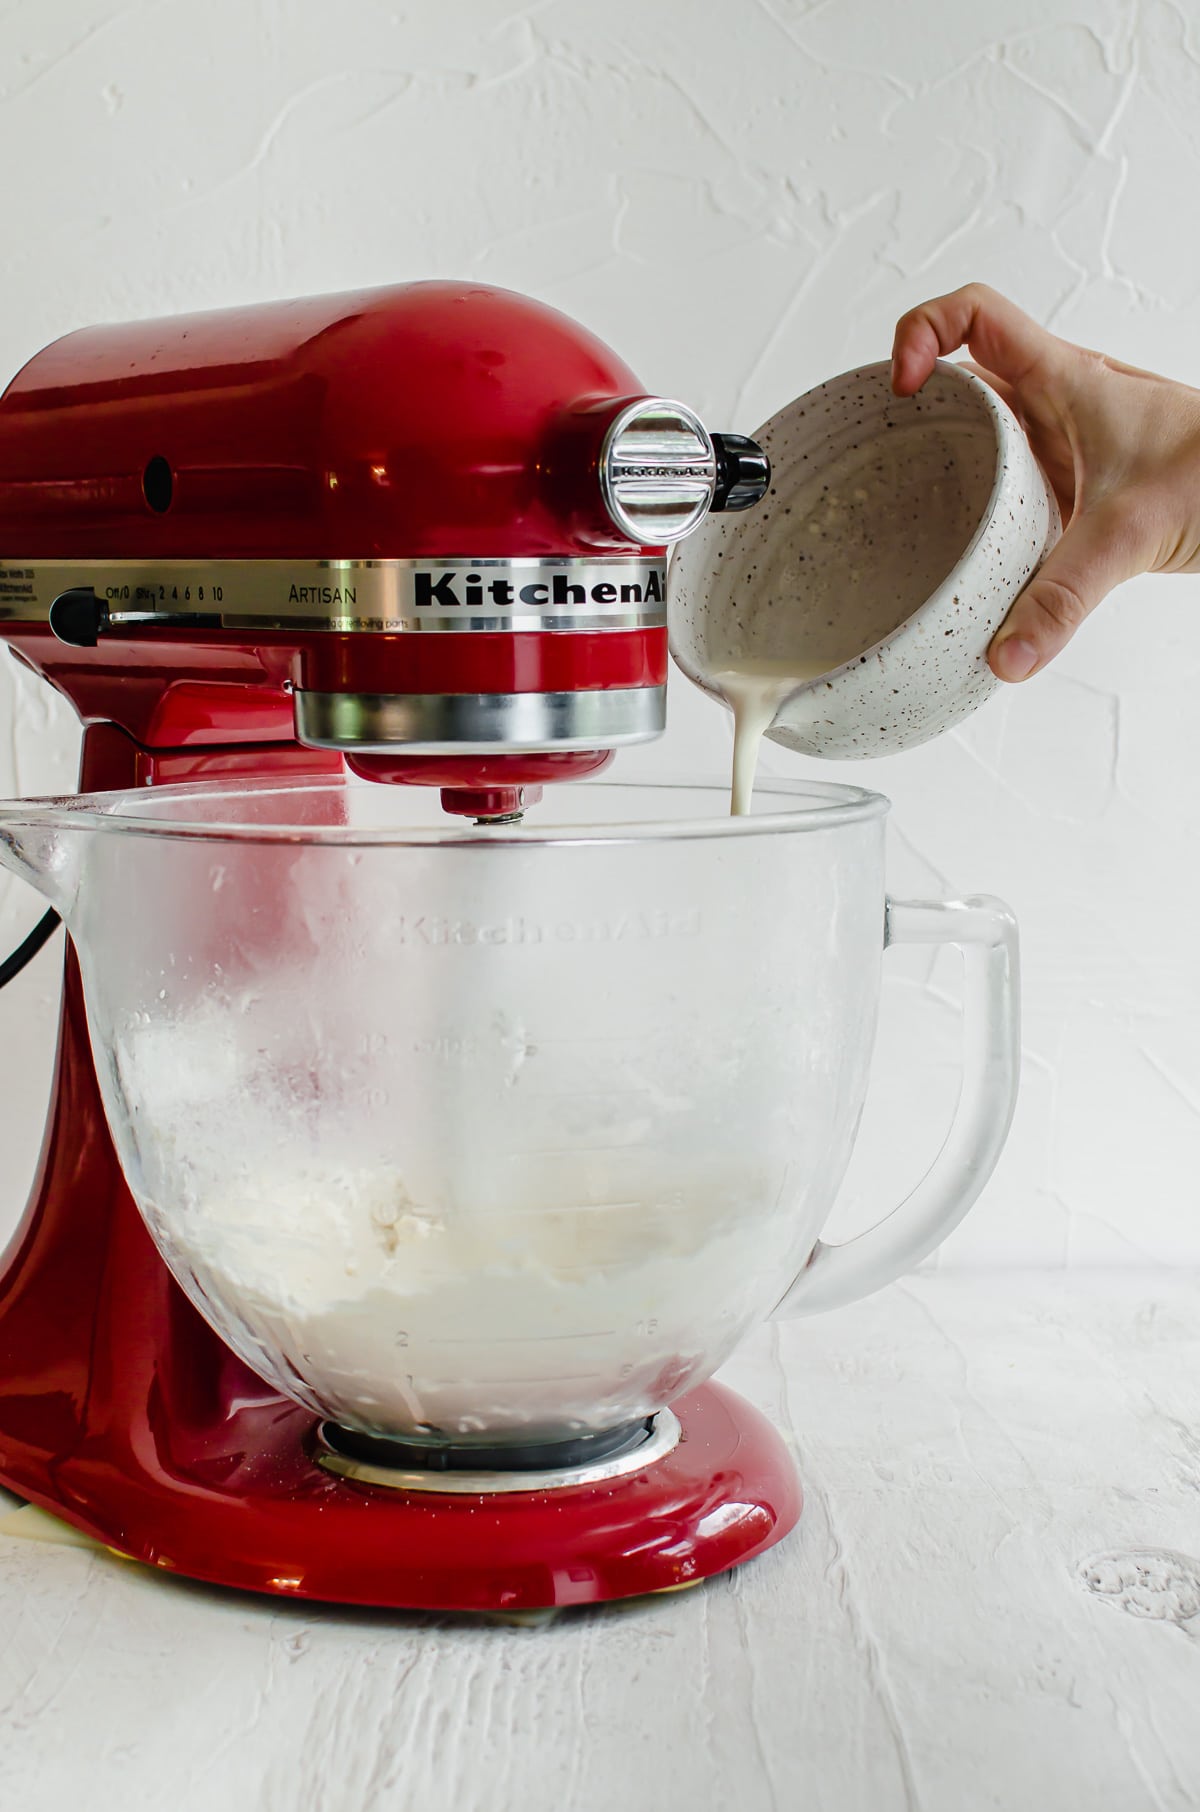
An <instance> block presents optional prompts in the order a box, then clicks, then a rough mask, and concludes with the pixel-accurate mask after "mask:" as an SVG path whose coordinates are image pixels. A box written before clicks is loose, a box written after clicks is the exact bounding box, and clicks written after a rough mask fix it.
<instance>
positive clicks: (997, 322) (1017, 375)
mask: <svg viewBox="0 0 1200 1812" xmlns="http://www.w3.org/2000/svg"><path fill="white" fill-rule="evenodd" d="M960 346H966V347H968V348H969V349H970V352H971V356H972V358H973V359H976V360H977V361H978V362H979V364H980V365H982V366H984V367H985V368H986V370H987V371H988V372H989V373H994V374H995V376H996V377H997V378H998V379H999V380H1000V382H1001V383H1002V384H1006V385H1014V386H1019V385H1020V384H1021V382H1022V381H1023V380H1024V379H1025V378H1026V377H1028V375H1029V373H1030V372H1031V371H1032V370H1033V369H1034V367H1035V366H1038V365H1045V364H1049V363H1053V362H1055V361H1056V360H1057V359H1058V358H1059V357H1060V356H1061V353H1062V350H1063V342H1062V341H1061V340H1059V339H1057V338H1056V337H1055V335H1054V334H1052V333H1047V331H1046V329H1045V328H1044V327H1039V326H1038V324H1037V322H1036V321H1032V320H1030V318H1029V316H1028V315H1027V314H1025V313H1024V312H1023V311H1022V310H1021V309H1019V308H1018V307H1017V305H1016V303H1015V302H1010V301H1008V299H1007V298H1006V297H1005V296H1001V295H998V294H997V293H996V291H995V290H994V289H989V288H988V287H987V285H986V284H985V283H968V284H967V285H966V286H965V287H964V288H963V289H956V290H954V291H952V293H951V294H950V295H948V296H938V297H936V298H935V299H934V301H932V302H923V303H922V304H921V305H920V307H919V308H910V309H909V311H908V313H907V314H906V315H902V316H901V318H900V320H899V321H898V323H897V325H896V336H895V339H894V341H893V343H892V388H893V390H894V391H895V392H896V395H897V396H913V395H914V394H915V393H916V392H917V391H918V390H919V389H920V388H921V385H922V384H923V383H924V382H925V380H926V378H927V377H928V376H929V374H930V372H931V371H932V370H933V367H934V362H935V360H937V359H938V358H943V357H945V356H946V355H947V354H948V353H951V352H956V351H957V350H958V348H959V347H960Z"/></svg>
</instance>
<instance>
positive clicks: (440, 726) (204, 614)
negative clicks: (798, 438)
mask: <svg viewBox="0 0 1200 1812" xmlns="http://www.w3.org/2000/svg"><path fill="white" fill-rule="evenodd" d="M767 481H768V467H767V463H766V459H765V457H764V456H763V454H762V452H761V450H760V449H759V448H757V447H756V446H755V445H754V443H752V442H750V441H746V440H744V439H741V438H740V437H738V436H733V435H720V434H710V433H709V432H708V430H707V429H706V428H705V427H704V426H703V424H702V423H701V422H700V421H699V420H698V418H697V417H696V416H695V415H694V414H693V413H692V411H691V410H689V409H687V408H684V407H683V406H682V405H680V404H677V403H672V402H668V401H664V400H663V399H661V398H658V397H653V396H647V395H646V394H645V393H644V391H643V390H642V387H641V386H640V385H639V383H638V382H637V379H636V378H635V377H634V375H633V373H632V372H631V371H630V370H629V369H628V367H627V366H625V365H624V364H623V363H622V362H621V361H620V360H619V359H617V358H616V357H615V355H614V354H613V353H611V352H610V351H609V350H608V349H607V348H606V347H605V346H603V345H602V344H601V343H600V342H599V341H598V340H596V339H594V338H593V337H592V335H590V334H589V333H587V332H585V331H584V330H583V329H582V328H580V327H578V326H576V325H575V324H574V323H573V322H570V321H568V320H567V319H566V318H565V317H564V316H562V315H560V314H557V313H556V312H554V311H553V310H551V309H548V308H545V307H543V306H541V305H540V304H538V303H535V302H532V301H529V300H527V299H525V298H523V297H520V296H516V295H512V294H510V293H507V292H504V291H499V290H493V289H485V288H483V287H481V286H478V285H467V284H458V283H433V282H431V283H415V284H410V285H406V286H403V287H399V288H393V289H383V290H376V291H368V292H364V293H362V294H357V295H347V296H332V297H322V298H316V299H309V300H302V301H293V302H284V303H270V304H265V305H260V306H256V307H251V308H244V309H234V310H228V311H222V312H219V313H214V314H208V315H195V316H182V317H175V318H172V319H169V320H165V321H151V322H141V323H136V324H132V325H126V326H114V327H99V328H92V329H88V330H85V331H82V332H79V333H74V334H69V335H68V336H67V337H66V338H65V339H62V340H59V341H57V342H55V343H54V344H53V345H51V346H49V347H47V348H46V350H45V351H43V352H41V353H39V354H38V355H37V356H36V357H35V358H34V359H32V360H31V361H30V362H29V364H28V365H26V366H25V368H24V370H23V371H21V372H20V373H19V375H18V376H17V377H16V378H15V379H14V380H13V382H12V383H11V384H10V386H9V388H8V389H7V391H6V392H5V393H4V395H3V397H2V398H0V634H3V636H4V638H5V639H6V640H7V641H8V642H9V644H10V646H11V647H12V648H13V649H14V650H15V651H16V653H17V654H18V656H19V657H20V658H22V659H23V660H25V661H26V662H27V663H28V664H29V665H31V666H33V667H34V668H36V669H37V670H38V671H40V672H41V673H43V674H44V675H45V676H46V677H47V678H48V679H50V680H51V682H52V683H53V684H55V685H56V686H58V687H59V688H60V689H61V690H62V691H64V692H65V693H66V694H67V695H68V696H69V697H70V698H71V699H72V701H73V702H74V704H75V705H76V707H77V709H78V710H79V711H80V714H81V716H82V717H83V719H84V722H85V723H108V724H113V725H116V726H117V727H119V728H120V729H121V730H123V731H124V732H125V733H126V734H127V735H128V736H129V737H130V738H132V739H133V741H134V742H135V743H136V744H137V745H139V746H140V747H141V748H142V749H146V750H162V749H168V748H169V749H175V750H179V749H188V750H194V751H199V750H202V749H205V748H212V747H214V746H216V745H222V746H224V747H226V748H231V747H244V746H245V745H247V744H250V743H253V744H258V745H274V746H276V747H279V746H282V745H288V744H295V745H299V746H300V747H302V748H305V749H310V750H322V751H329V752H330V753H331V754H335V755H337V756H344V757H345V758H346V760H347V761H348V763H349V765H350V766H351V767H352V768H353V769H354V771H355V772H356V773H359V774H361V775H365V776H368V777H370V778H372V779H377V780H385V781H405V782H408V783H415V784H422V785H432V786H438V787H440V788H441V789H442V792H443V803H444V804H445V806H446V808H447V809H448V810H450V811H452V812H456V813H459V814H462V815H465V816H470V817H475V818H480V819H511V818H512V817H514V816H515V815H516V814H518V813H519V812H521V811H522V810H523V809H524V807H525V805H527V804H529V803H532V802H533V800H534V799H535V797H536V794H537V790H538V789H540V787H541V786H542V784H543V783H545V782H546V781H549V780H558V779H570V778H574V777H578V776H581V775H584V774H587V773H593V772H595V771H597V770H598V769H599V768H601V767H603V766H604V765H605V764H606V763H607V762H608V761H609V760H610V759H611V756H612V753H613V751H614V750H616V749H618V748H620V747H622V746H624V745H626V744H629V743H636V742H641V741H644V740H646V739H648V738H651V737H654V736H657V735H658V734H659V733H660V732H661V731H662V729H663V726H664V722H665V699H666V693H665V687H666V668H667V634H666V603H665V577H666V564H665V554H666V548H667V547H668V546H669V545H670V544H672V543H674V542H677V541H679V540H680V539H681V538H682V537H684V536H685V535H687V534H689V533H690V532H691V531H692V530H693V529H695V528H696V527H698V526H699V524H700V523H701V522H702V521H703V520H704V519H705V517H706V516H707V515H708V514H709V513H710V512H711V511H714V510H740V509H745V508H747V507H748V506H750V505H751V504H753V503H754V502H756V501H757V500H758V499H759V498H760V497H761V496H762V495H763V493H764V491H765V489H766V486H767Z"/></svg>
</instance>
